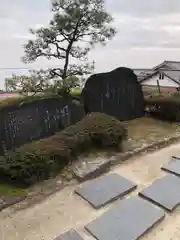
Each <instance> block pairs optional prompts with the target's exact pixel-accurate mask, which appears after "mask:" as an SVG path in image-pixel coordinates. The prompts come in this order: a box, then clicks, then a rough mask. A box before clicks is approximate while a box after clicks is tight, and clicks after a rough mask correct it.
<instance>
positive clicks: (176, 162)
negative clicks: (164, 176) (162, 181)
mask: <svg viewBox="0 0 180 240" xmlns="http://www.w3.org/2000/svg"><path fill="white" fill-rule="evenodd" d="M161 169H162V170H164V171H167V172H170V173H173V174H175V175H176V176H178V177H180V159H178V158H173V159H172V160H171V161H170V162H169V163H168V164H167V165H164V166H163V167H162V168H161Z"/></svg>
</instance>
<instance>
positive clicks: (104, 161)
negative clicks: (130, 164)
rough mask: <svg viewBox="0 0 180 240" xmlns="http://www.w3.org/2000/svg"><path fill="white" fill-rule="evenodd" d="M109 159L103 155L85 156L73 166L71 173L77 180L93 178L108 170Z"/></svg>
mask: <svg viewBox="0 0 180 240" xmlns="http://www.w3.org/2000/svg"><path fill="white" fill-rule="evenodd" d="M110 165H111V161H110V159H109V158H105V157H94V158H87V159H84V161H82V160H81V161H79V162H77V163H75V165H74V166H73V173H74V175H75V177H76V178H77V179H78V180H79V181H85V180H89V179H93V178H96V177H98V176H99V175H101V174H102V173H104V172H106V171H108V170H109V168H110Z"/></svg>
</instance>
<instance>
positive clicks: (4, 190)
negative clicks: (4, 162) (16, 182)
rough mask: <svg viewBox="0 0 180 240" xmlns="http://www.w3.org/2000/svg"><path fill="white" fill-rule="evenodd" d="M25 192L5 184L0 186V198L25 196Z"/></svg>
mask: <svg viewBox="0 0 180 240" xmlns="http://www.w3.org/2000/svg"><path fill="white" fill-rule="evenodd" d="M25 195H27V190H25V189H22V188H17V187H13V186H10V185H7V184H0V197H2V196H25Z"/></svg>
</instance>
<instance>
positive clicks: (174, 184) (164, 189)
mask: <svg viewBox="0 0 180 240" xmlns="http://www.w3.org/2000/svg"><path fill="white" fill-rule="evenodd" d="M139 195H140V196H142V197H143V198H145V199H147V200H149V201H151V202H153V203H155V204H157V205H159V206H161V207H163V208H165V209H166V210H168V211H173V210H174V209H175V208H176V207H177V206H178V205H179V204H180V178H178V177H177V176H174V175H172V174H168V175H167V176H165V177H163V178H161V179H158V180H156V181H155V182H153V183H152V184H151V185H150V186H149V187H147V188H145V189H144V190H143V191H142V192H140V193H139Z"/></svg>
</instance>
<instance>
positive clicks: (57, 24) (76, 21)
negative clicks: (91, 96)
mask: <svg viewBox="0 0 180 240" xmlns="http://www.w3.org/2000/svg"><path fill="white" fill-rule="evenodd" d="M104 5H105V2H104V0H53V1H52V12H53V13H54V15H53V18H52V20H51V21H50V23H49V25H48V26H47V27H42V28H39V29H36V30H32V29H31V30H30V32H31V34H32V35H33V36H34V37H35V40H29V41H28V43H27V44H26V45H25V46H24V49H25V56H24V57H23V61H24V62H25V63H27V62H34V61H35V60H37V59H38V58H40V57H45V58H47V59H53V58H55V59H59V60H62V64H63V67H60V68H54V69H51V70H50V71H49V72H50V74H51V75H52V77H57V76H58V77H60V79H62V80H63V85H64V84H65V82H66V79H67V77H69V76H74V75H82V74H88V73H91V72H92V70H93V68H94V64H88V63H86V64H85V65H77V64H70V62H71V60H73V59H78V60H86V59H87V55H88V53H89V51H90V50H91V49H92V48H93V46H94V45H95V44H97V43H101V44H105V43H106V41H107V40H108V39H112V38H113V36H114V35H115V33H116V31H115V29H114V28H112V27H111V26H110V24H111V22H112V20H113V19H112V17H111V16H110V15H109V14H108V13H107V12H106V10H105V6H104Z"/></svg>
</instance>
